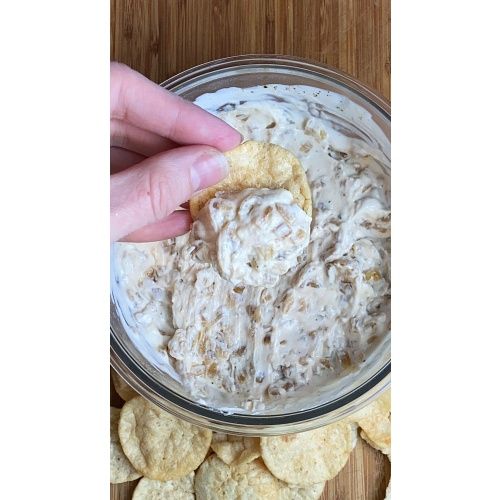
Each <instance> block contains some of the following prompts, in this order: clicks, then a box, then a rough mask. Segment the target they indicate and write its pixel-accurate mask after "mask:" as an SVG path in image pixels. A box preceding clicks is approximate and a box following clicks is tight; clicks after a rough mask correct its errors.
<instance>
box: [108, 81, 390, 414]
mask: <svg viewBox="0 0 500 500" xmlns="http://www.w3.org/2000/svg"><path fill="white" fill-rule="evenodd" d="M196 103H197V104H198V105H200V106H201V107H203V108H205V109H207V110H208V111H210V112H212V113H214V114H216V115H217V116H219V117H220V118H222V119H223V120H225V121H226V122H228V123H229V124H231V125H232V126H233V127H235V128H236V129H237V130H238V131H239V132H241V133H242V134H243V136H244V138H245V140H247V139H254V140H258V141H266V142H272V143H275V144H278V145H280V146H282V147H284V148H286V149H288V150H290V151H291V152H292V153H293V154H294V155H295V156H296V157H297V158H298V159H299V160H300V161H301V163H302V166H303V168H304V170H305V171H306V174H307V178H308V181H309V185H310V187H311V193H312V205H313V217H312V221H311V220H310V218H309V217H308V216H307V215H306V214H305V213H304V212H302V211H301V212H302V215H303V216H305V217H307V219H308V220H306V219H304V217H303V216H302V215H301V214H300V213H298V212H297V213H295V215H294V214H292V215H293V216H294V217H295V219H296V220H295V222H294V224H293V225H292V226H293V228H294V229H293V235H290V234H288V233H287V235H286V236H285V235H283V238H282V239H280V238H276V237H275V236H276V234H275V230H276V229H277V228H278V227H279V226H280V220H279V217H282V216H281V215H280V214H279V212H276V213H275V214H273V217H274V219H273V223H272V224H269V225H267V226H266V225H264V227H263V229H262V228H261V229H262V230H261V231H260V232H259V229H258V228H257V226H256V225H255V224H256V223H255V224H254V226H255V229H254V230H252V231H251V233H252V234H244V233H242V234H241V235H240V236H239V237H235V236H234V235H231V234H228V235H225V236H224V238H225V239H224V241H223V242H222V244H220V245H219V246H217V245H215V243H214V239H213V235H214V234H215V233H216V232H218V231H219V229H220V227H221V226H220V222H221V221H220V220H218V217H222V218H224V217H228V219H227V220H229V219H232V220H233V221H234V224H233V225H234V227H235V228H238V227H240V226H241V227H245V224H246V223H247V222H249V221H248V220H246V222H245V223H242V221H243V220H244V219H245V217H246V214H245V212H244V211H241V210H240V209H241V206H242V204H244V202H245V201H246V200H250V202H252V203H254V205H255V206H256V207H259V208H258V209H259V210H262V214H261V215H263V213H264V210H265V208H266V206H275V205H276V203H278V202H279V203H284V204H286V203H288V204H289V205H290V197H288V198H287V196H288V195H287V193H288V192H287V191H284V190H269V192H266V190H245V191H242V192H241V193H240V194H239V195H237V196H230V197H228V196H226V195H225V194H223V193H222V194H220V195H219V196H218V197H216V198H214V199H213V200H212V201H211V202H209V203H214V202H216V201H214V200H218V201H219V202H224V203H226V204H227V207H228V208H227V210H228V211H227V213H226V215H221V213H220V211H216V217H215V218H214V212H213V211H212V212H210V207H205V208H204V211H205V212H204V215H203V214H202V213H200V218H199V219H198V221H197V222H196V223H195V225H194V228H193V230H192V231H191V232H190V233H189V234H186V235H184V236H181V237H179V238H176V239H175V240H168V241H165V242H159V243H151V244H130V243H118V244H115V245H114V250H113V259H114V260H113V272H114V281H113V297H114V300H115V301H116V302H117V305H118V306H119V309H120V311H121V313H122V314H123V316H124V318H125V319H126V321H125V322H124V326H125V327H126V329H127V333H128V334H129V336H130V337H131V338H132V340H133V341H134V343H135V344H136V346H137V347H138V348H139V349H140V350H141V352H143V353H144V355H145V356H146V357H147V358H148V359H150V360H151V362H153V363H154V364H155V365H157V366H158V367H159V368H160V369H162V370H163V371H165V372H166V373H168V374H169V375H170V376H171V377H174V378H175V379H176V380H178V381H179V382H180V383H181V384H182V385H183V386H184V387H185V388H186V389H187V391H188V392H189V394H190V395H191V397H192V398H193V399H195V400H197V401H199V402H202V403H204V404H207V405H209V406H213V407H216V408H217V407H220V406H221V404H222V403H221V402H223V403H224V405H226V406H227V405H229V406H230V407H231V408H233V409H234V410H233V411H242V410H245V411H247V412H253V413H258V412H262V411H263V410H264V409H265V408H266V407H267V406H269V405H271V404H273V402H276V401H277V400H279V399H282V398H293V397H294V393H295V392H296V391H298V390H299V389H300V388H303V387H305V386H311V387H312V386H314V384H315V383H316V382H318V383H319V382H321V384H324V383H325V381H328V380H332V379H337V378H339V377H342V376H344V374H345V373H348V372H352V371H353V370H356V369H357V368H359V366H361V364H362V363H364V362H365V361H366V360H367V358H368V356H369V355H370V353H371V352H372V350H373V349H374V348H375V347H376V346H377V345H378V344H379V343H380V342H381V341H382V340H383V339H384V338H385V337H386V336H387V335H388V334H389V329H390V174H389V161H388V159H387V158H386V157H385V156H384V155H383V154H382V152H381V151H380V150H379V149H377V148H375V147H373V145H372V144H370V143H369V141H362V140H360V139H359V137H356V135H358V136H359V134H355V133H353V131H352V130H350V129H349V126H348V123H347V122H345V120H344V121H343V120H342V119H340V118H338V116H337V115H336V114H335V113H332V112H331V109H332V107H336V110H337V111H338V112H339V113H341V112H345V113H351V114H352V115H355V118H356V120H358V121H363V120H365V121H366V122H367V123H368V122H369V121H370V120H371V118H370V115H369V114H368V113H367V112H366V111H363V110H362V109H361V108H358V107H357V106H355V105H354V104H352V103H351V104H349V101H347V100H346V99H345V98H342V97H340V96H338V95H336V94H332V93H326V92H323V91H321V90H319V89H315V88H312V87H305V86H297V87H288V86H283V85H272V86H270V85H268V86H259V87H253V88H247V89H239V88H230V89H223V90H221V91H218V92H216V93H213V94H205V95H203V96H201V97H199V98H198V99H197V101H196ZM343 107H344V108H346V109H344V108H343ZM347 108H348V109H347ZM363 113H364V114H363ZM368 125H369V123H368ZM372 125H373V127H375V125H374V124H373V123H372ZM276 191H277V192H276ZM288 194H289V193H288ZM287 199H288V201H287ZM290 207H292V205H290ZM202 212H203V211H202ZM291 212H293V210H291ZM301 217H302V218H301ZM246 227H248V225H246ZM218 228H219V229H218ZM273 228H274V229H273ZM266 231H267V233H266ZM301 231H305V232H306V235H305V236H306V238H305V240H304V241H305V243H304V245H303V246H302V247H301V245H300V241H299V240H300V238H299V239H297V238H298V237H299V236H301V235H302V232H301ZM309 231H310V234H309ZM273 235H274V236H273ZM287 237H288V238H294V239H293V244H291V243H290V241H291V240H290V241H287V240H286V238H287ZM252 238H253V239H252ZM265 241H268V242H270V244H269V248H270V250H269V252H274V253H272V256H277V255H280V256H281V260H279V261H278V260H277V259H276V258H271V259H270V260H269V259H267V262H266V258H264V257H265V255H264V254H265V252H264V254H261V253H259V252H260V250H259V251H256V250H255V249H256V248H261V247H262V243H263V242H265ZM249 242H252V243H251V244H249ZM307 243H308V244H307ZM306 245H307V246H306ZM263 255H264V257H263ZM270 255H271V254H270ZM268 257H269V256H268ZM252 259H254V260H252ZM255 259H256V260H255ZM259 259H260V260H259ZM254 261H255V262H256V263H257V264H258V266H257V268H255V267H254V268H252V266H251V265H250V266H248V265H247V263H249V262H250V263H252V262H254ZM259 266H260V267H259ZM256 269H257V270H258V272H254V271H255V270H256Z"/></svg>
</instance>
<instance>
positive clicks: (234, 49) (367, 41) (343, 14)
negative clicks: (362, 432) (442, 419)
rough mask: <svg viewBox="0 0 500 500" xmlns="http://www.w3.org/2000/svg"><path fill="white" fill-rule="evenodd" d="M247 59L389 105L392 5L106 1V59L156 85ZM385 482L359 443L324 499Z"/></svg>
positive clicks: (343, 497)
mask: <svg viewBox="0 0 500 500" xmlns="http://www.w3.org/2000/svg"><path fill="white" fill-rule="evenodd" d="M251 53H253V54H257V53H259V54H286V55H294V56H299V57H306V58H309V59H314V60H317V61H319V62H322V63H325V64H329V65H331V66H334V67H336V68H338V69H340V70H342V71H345V72H346V73H349V74H351V75H353V76H355V77H356V78H358V79H360V80H361V81H362V82H364V83H366V84H367V85H369V86H371V87H372V88H373V89H375V90H377V91H378V92H379V93H381V94H382V95H383V96H385V97H386V98H387V99H390V71H391V62H390V0H111V59H112V60H115V61H120V62H123V63H126V64H128V65H129V66H131V67H132V68H134V69H136V70H137V71H140V72H141V73H143V74H144V75H146V76H147V77H148V78H150V79H151V80H153V81H156V82H158V83H160V82H162V81H164V80H166V79H167V78H168V77H170V76H172V75H174V74H176V73H178V72H180V71H182V70H185V69H187V68H190V67H192V66H195V65H197V64H201V63H203V62H206V61H210V60H212V59H217V58H221V57H228V56H232V55H240V54H251ZM112 398H115V400H114V404H117V405H118V406H121V404H119V403H120V400H119V398H118V396H117V395H116V394H112ZM112 402H113V401H112ZM389 477H390V463H389V461H388V459H387V457H385V456H383V455H382V454H381V453H379V452H377V451H375V450H373V449H372V448H370V447H369V446H368V445H367V444H366V443H365V442H364V441H363V440H362V439H361V438H360V439H359V441H358V444H357V446H356V448H355V450H354V451H353V453H352V454H351V457H350V459H349V462H348V463H347V465H346V466H345V467H344V469H343V470H342V471H341V472H340V474H339V475H338V476H337V477H336V478H335V479H333V480H332V481H329V482H328V483H327V486H326V488H325V491H324V493H323V496H322V499H323V500H327V499H328V500H333V499H335V500H383V499H384V495H385V488H386V486H387V484H388V482H389ZM136 483H137V481H134V482H131V483H125V484H122V485H115V486H111V498H112V499H113V500H129V499H131V498H132V492H133V489H134V487H135V484H136Z"/></svg>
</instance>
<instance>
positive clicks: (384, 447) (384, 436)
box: [351, 389, 391, 455]
mask: <svg viewBox="0 0 500 500" xmlns="http://www.w3.org/2000/svg"><path fill="white" fill-rule="evenodd" d="M351 420H353V421H354V422H356V423H357V424H358V425H359V426H360V427H361V433H360V434H361V437H362V438H363V439H364V440H365V441H366V442H367V443H368V444H369V445H370V446H372V447H373V448H375V449H376V450H380V451H381V452H382V453H384V454H385V455H390V453H391V391H390V389H389V390H387V391H386V392H384V394H382V396H380V397H379V398H378V399H376V400H375V401H373V402H372V403H370V404H369V405H367V406H366V407H365V408H362V409H361V410H360V411H359V412H357V413H355V414H354V415H353V416H352V417H351Z"/></svg>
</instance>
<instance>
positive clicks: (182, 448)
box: [118, 396, 212, 481]
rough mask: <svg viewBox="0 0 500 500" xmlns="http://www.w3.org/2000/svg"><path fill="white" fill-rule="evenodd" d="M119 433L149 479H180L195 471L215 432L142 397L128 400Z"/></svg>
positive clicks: (129, 457) (121, 439)
mask: <svg viewBox="0 0 500 500" xmlns="http://www.w3.org/2000/svg"><path fill="white" fill-rule="evenodd" d="M118 434H119V436H120V442H121V445H122V448H123V451H124V453H125V455H127V457H128V459H129V460H130V462H131V463H132V465H133V466H134V467H135V468H136V469H137V470H138V471H139V472H142V474H143V475H144V476H146V477H148V478H149V479H157V480H158V481H168V480H174V479H179V478H181V477H183V476H185V475H186V474H189V473H190V472H191V471H193V470H195V469H196V468H197V467H198V466H199V465H200V464H201V462H203V459H204V458H205V456H206V454H207V451H208V449H209V447H210V441H211V439H212V431H211V430H208V429H203V428H201V427H197V426H195V425H192V424H189V423H188V422H184V421H183V420H180V419H178V418H176V417H174V416H173V415H170V414H169V413H167V412H165V411H163V410H161V409H160V408H158V407H157V406H155V405H153V404H152V403H150V402H149V401H146V400H145V399H143V398H141V397H140V396H139V397H136V398H133V399H131V400H130V401H127V402H126V403H125V405H124V406H123V408H122V411H121V414H120V423H119V425H118Z"/></svg>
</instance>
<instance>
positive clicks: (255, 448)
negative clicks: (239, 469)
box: [210, 432, 260, 465]
mask: <svg viewBox="0 0 500 500" xmlns="http://www.w3.org/2000/svg"><path fill="white" fill-rule="evenodd" d="M210 446H211V448H212V450H213V451H214V452H215V453H216V454H217V456H218V457H219V458H220V459H221V460H222V461H223V462H224V463H226V464H227V465H239V464H245V463H249V462H251V461H252V460H255V459H256V458H259V457H260V439H259V438H256V437H242V436H232V435H230V434H221V433H218V432H216V433H214V434H213V436H212V444H211V445H210Z"/></svg>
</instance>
